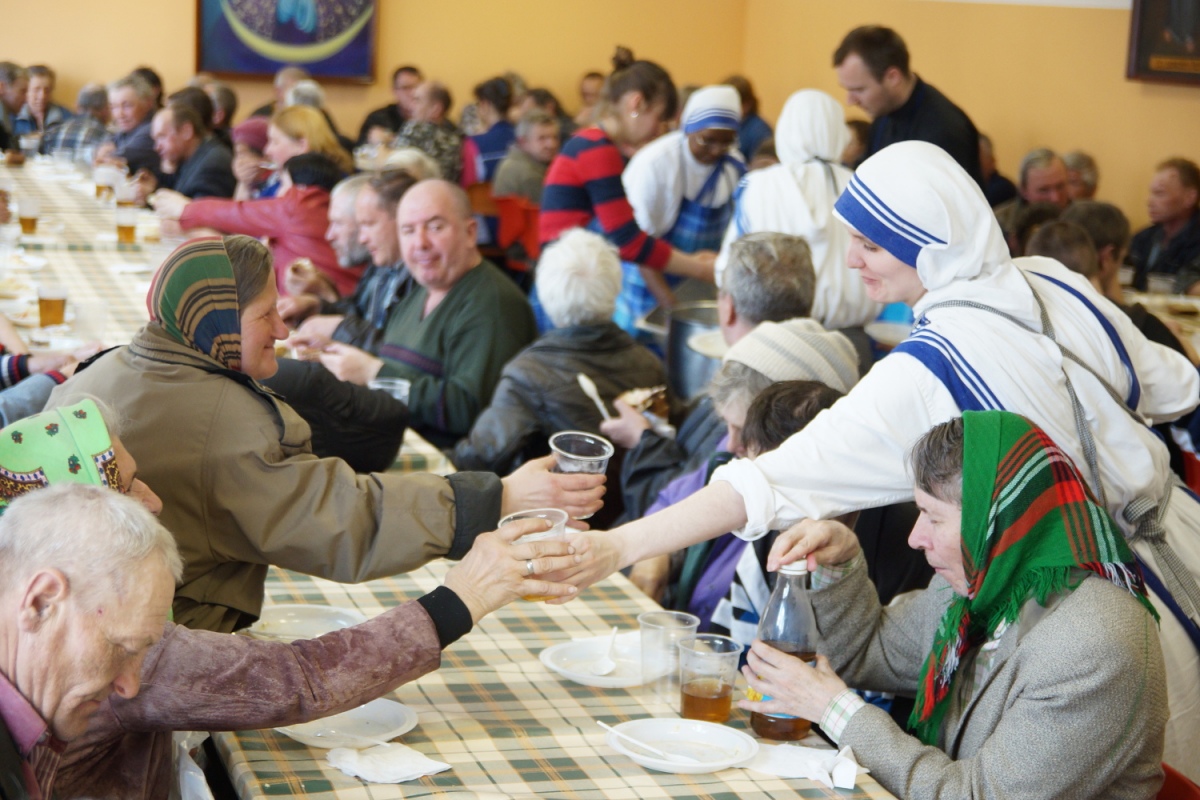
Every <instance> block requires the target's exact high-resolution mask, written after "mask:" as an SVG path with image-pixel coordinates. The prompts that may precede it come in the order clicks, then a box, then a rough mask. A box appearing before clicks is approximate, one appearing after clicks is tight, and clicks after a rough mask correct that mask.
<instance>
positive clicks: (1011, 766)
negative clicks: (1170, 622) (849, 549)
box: [813, 567, 1167, 800]
mask: <svg viewBox="0 0 1200 800" xmlns="http://www.w3.org/2000/svg"><path fill="white" fill-rule="evenodd" d="M951 597H952V593H951V590H950V587H949V585H948V584H947V583H946V581H945V580H944V579H942V578H941V577H935V578H934V580H933V582H932V583H931V584H930V586H929V588H928V589H926V590H925V591H923V592H921V593H920V594H919V595H917V596H916V597H915V598H913V599H912V600H910V601H908V602H907V603H904V604H902V605H900V606H898V607H889V608H885V609H881V608H880V606H879V601H878V599H877V598H876V595H875V592H874V590H873V589H872V588H871V585H870V583H869V582H868V580H867V575H866V570H865V569H863V568H861V567H860V568H857V569H854V570H853V571H852V572H851V573H850V574H848V575H847V576H846V577H845V578H843V579H842V580H841V581H839V582H838V583H836V584H834V585H833V586H830V587H828V588H825V589H822V590H820V591H817V592H814V593H813V598H814V599H813V605H814V608H815V610H816V614H817V620H818V622H817V624H818V627H819V628H820V630H821V635H822V637H824V640H825V647H824V648H823V652H825V653H827V654H828V655H829V659H830V661H831V662H832V665H833V668H834V670H835V671H836V672H837V673H838V675H839V676H841V677H842V679H843V680H845V681H846V682H847V683H848V684H850V685H851V686H854V687H856V688H861V689H874V690H879V691H891V692H897V693H901V694H908V695H912V694H915V692H916V687H917V682H918V680H919V678H920V675H921V668H922V666H923V664H924V661H925V657H926V656H927V655H928V654H929V651H930V647H931V644H932V642H933V635H934V632H935V630H936V628H937V625H938V622H939V621H940V620H941V617H942V614H943V612H944V611H945V609H946V606H947V604H948V603H949V601H950V598H951ZM984 646H985V647H987V646H988V645H984ZM976 652H977V651H976ZM974 664H975V653H971V654H968V655H967V656H966V657H965V658H964V660H963V663H962V664H961V665H960V666H959V681H958V682H957V683H958V696H953V697H951V698H950V703H951V705H950V708H949V710H948V711H947V714H946V717H945V721H944V724H943V728H942V733H941V737H940V740H939V742H938V746H937V747H927V746H925V745H923V744H921V742H920V740H918V739H916V738H915V737H912V736H910V735H908V734H906V733H904V732H903V731H901V730H900V729H899V728H898V727H897V726H896V724H895V723H894V722H892V720H891V719H890V718H889V717H888V715H887V714H886V713H884V712H883V711H881V710H880V709H878V708H876V707H874V706H867V707H865V708H863V709H860V710H859V711H858V712H857V713H855V715H854V716H853V717H852V718H851V719H850V722H849V724H848V725H847V726H846V729H845V731H844V732H843V734H842V737H841V742H840V744H841V746H843V747H845V746H850V747H853V748H854V753H855V755H856V756H857V757H858V760H859V761H860V762H861V763H862V764H863V765H864V766H866V767H868V768H869V769H870V770H871V774H872V776H874V778H875V779H876V780H878V781H879V782H880V783H881V784H883V786H885V787H886V788H887V789H888V790H889V791H891V792H893V793H894V794H896V795H898V796H899V797H901V798H907V797H911V798H921V800H930V799H931V798H955V800H958V799H959V798H975V797H978V798H984V797H989V798H991V797H997V798H999V797H1005V798H1008V797H1011V798H1018V797H1021V798H1026V797H1028V798H1033V797H1036V798H1040V799H1043V800H1045V799H1048V798H1090V797H1106V798H1152V797H1154V795H1155V793H1156V792H1157V791H1158V787H1159V785H1160V784H1161V782H1162V773H1161V770H1160V763H1161V761H1162V750H1163V729H1164V726H1165V724H1166V720H1167V696H1166V678H1165V674H1164V671H1163V660H1162V651H1161V648H1160V647H1159V643H1158V633H1157V628H1156V626H1155V623H1154V620H1153V619H1152V618H1151V617H1150V615H1149V614H1148V613H1146V611H1145V609H1144V608H1142V606H1141V605H1140V604H1139V603H1138V602H1137V601H1136V600H1134V599H1133V597H1131V596H1130V595H1129V594H1128V593H1126V592H1124V591H1122V590H1121V589H1119V588H1118V587H1116V586H1115V585H1113V584H1112V583H1110V582H1108V581H1106V580H1104V579H1102V578H1099V577H1098V576H1096V575H1094V574H1091V573H1088V575H1087V577H1086V578H1085V579H1084V580H1083V582H1082V583H1081V584H1080V585H1079V587H1078V588H1077V589H1076V590H1075V591H1074V592H1071V593H1070V594H1066V595H1060V596H1059V597H1058V599H1057V602H1051V603H1050V605H1049V608H1048V609H1047V608H1042V607H1041V606H1038V605H1037V603H1036V602H1034V601H1029V602H1027V603H1026V604H1025V606H1024V608H1023V609H1022V612H1021V617H1020V619H1019V620H1018V622H1016V623H1014V624H1013V625H1011V626H1009V628H1008V630H1007V631H1006V632H1005V633H1003V634H1002V635H1001V637H1000V639H999V642H998V646H997V649H996V659H995V662H994V663H993V665H992V668H991V671H990V672H989V673H988V675H987V676H986V677H985V678H984V680H983V682H982V685H981V686H976V687H973V690H969V691H963V688H965V685H966V684H969V683H971V681H969V680H962V679H963V678H967V677H969V676H970V675H971V674H972V670H973V668H974ZM952 691H954V690H952ZM964 695H965V696H964Z"/></svg>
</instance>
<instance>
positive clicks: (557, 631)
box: [215, 562, 892, 800]
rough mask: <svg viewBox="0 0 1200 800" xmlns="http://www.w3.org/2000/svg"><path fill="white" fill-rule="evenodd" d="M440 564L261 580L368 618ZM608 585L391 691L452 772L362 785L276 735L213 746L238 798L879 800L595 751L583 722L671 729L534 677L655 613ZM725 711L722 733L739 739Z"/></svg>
mask: <svg viewBox="0 0 1200 800" xmlns="http://www.w3.org/2000/svg"><path fill="white" fill-rule="evenodd" d="M447 568H448V563H447V562H435V563H434V564H431V565H429V566H427V567H424V568H422V569H420V570H417V571H416V572H413V573H410V574H408V575H403V576H397V577H394V578H389V579H385V580H379V581H372V582H370V583H366V584H361V585H354V586H348V585H342V584H337V583H332V582H330V581H326V580H322V579H319V578H310V577H308V576H305V575H300V574H297V573H292V572H287V571H284V570H277V569H272V571H271V575H270V577H269V579H268V581H267V595H268V604H270V603H322V604H327V605H333V606H342V607H352V608H357V609H358V610H359V611H361V612H362V613H364V614H366V615H367V616H374V615H376V614H379V613H381V612H382V611H384V610H385V609H387V608H391V607H393V606H394V605H396V604H398V603H402V602H404V601H406V600H410V599H413V598H415V597H418V596H420V595H421V594H423V593H425V592H427V591H429V590H431V589H433V588H434V587H436V586H438V585H439V584H440V583H441V577H442V576H443V575H444V574H445V572H446V569H447ZM656 607H657V606H655V605H654V604H653V603H651V602H650V601H649V600H648V599H647V598H646V597H645V596H644V595H642V594H641V592H639V591H638V590H637V589H636V588H635V587H634V586H633V585H632V584H631V583H630V582H629V581H628V580H626V579H625V578H623V577H622V576H620V575H616V576H614V577H613V578H610V579H608V580H605V581H603V582H601V583H599V584H597V585H596V586H594V587H592V588H590V589H588V590H587V591H585V592H584V593H583V594H582V595H581V596H580V597H579V598H578V599H576V600H575V601H573V602H571V603H568V604H566V605H564V606H549V605H545V604H542V603H515V604H512V605H510V606H508V607H506V608H504V609H501V610H500V611H499V612H497V613H495V614H493V615H491V616H490V617H488V618H487V619H485V620H484V621H483V622H482V624H480V625H479V626H477V627H476V628H475V630H473V631H472V632H471V633H470V634H468V635H467V636H466V637H464V638H463V639H461V640H460V641H458V642H456V643H455V644H454V645H452V646H451V647H450V648H448V649H447V650H446V652H445V653H444V655H443V660H442V667H441V668H440V669H439V670H437V671H435V672H433V673H430V674H429V675H426V676H424V677H422V678H421V679H419V680H417V681H415V682H413V683H410V684H407V685H405V686H401V687H400V688H399V689H398V690H397V691H396V692H395V693H394V695H392V697H393V699H395V700H398V701H399V702H401V703H404V704H405V705H407V706H409V707H410V708H412V709H414V710H415V711H416V712H417V713H418V714H419V715H420V723H419V724H418V726H417V727H416V729H414V730H413V731H411V732H410V733H407V734H405V735H404V736H403V737H401V739H400V741H403V742H404V743H405V744H407V745H409V746H411V747H413V748H415V749H417V750H419V751H421V752H422V753H425V754H426V755H428V756H429V757H430V758H434V759H437V760H439V761H444V762H446V763H448V764H450V765H451V769H450V770H447V771H445V772H442V773H439V774H437V775H433V776H428V777H425V778H422V779H420V780H417V781H410V782H408V783H403V784H386V785H385V784H365V783H363V782H362V781H360V780H358V779H357V778H351V777H349V776H347V775H344V774H342V773H341V772H340V771H338V770H336V769H333V768H332V767H329V766H328V765H327V764H325V751H323V750H314V749H310V748H309V747H307V746H305V745H302V744H300V743H299V742H295V741H293V740H291V739H289V738H287V737H286V736H284V735H283V734H281V733H277V732H275V731H253V732H244V733H219V734H215V738H216V743H217V747H218V750H219V752H220V753H221V756H222V758H223V759H224V761H225V765H226V767H227V768H228V769H229V774H230V776H231V778H232V779H233V782H234V785H235V787H236V788H237V791H238V793H239V795H240V796H241V797H243V798H266V797H293V796H294V797H301V796H303V797H313V798H326V799H332V798H337V799H338V800H343V799H346V800H348V799H349V798H355V799H356V800H357V799H359V798H362V799H363V800H366V799H367V798H371V799H372V800H374V799H376V798H400V797H404V798H420V797H427V798H467V797H471V798H502V797H506V798H534V797H536V798H572V799H578V800H593V799H594V798H618V799H624V798H628V800H651V799H652V798H685V797H686V798H710V799H711V800H735V799H736V798H742V800H765V799H766V798H789V797H800V798H829V797H841V798H890V797H891V796H892V795H890V794H889V793H888V792H887V791H886V790H885V789H883V788H882V787H881V786H879V784H878V783H876V782H875V781H873V780H872V779H871V778H870V776H862V777H860V779H859V786H858V787H857V789H855V790H854V791H835V790H831V789H826V788H824V787H823V786H820V785H819V784H816V783H813V782H811V781H806V780H782V779H779V778H773V777H771V776H767V775H760V774H758V773H753V772H750V771H749V770H744V769H727V770H723V771H721V772H717V773H712V774H709V775H670V774H665V773H659V772H652V771H650V770H646V769H644V768H642V767H640V766H638V765H637V764H635V763H634V762H633V761H631V760H630V759H628V758H627V757H625V756H624V755H622V754H620V753H617V752H616V751H614V750H612V749H611V748H609V747H608V746H607V745H606V744H605V743H604V732H603V731H602V730H600V728H599V727H598V726H597V725H596V723H595V720H597V719H599V720H603V721H604V722H607V723H609V724H616V723H618V722H623V721H625V720H629V719H636V718H641V717H646V716H655V717H669V716H674V714H673V713H672V712H671V710H670V709H669V708H668V707H667V706H666V705H665V704H663V703H661V702H659V701H658V700H657V699H656V698H655V697H654V696H653V694H652V693H651V692H650V691H649V690H648V689H643V688H642V687H635V688H632V689H594V688H590V687H587V686H580V685H578V684H575V683H572V682H570V681H568V680H566V679H565V678H561V677H559V676H558V675H556V674H554V673H553V672H551V671H549V670H548V669H546V668H545V667H544V666H542V664H541V662H539V661H538V653H539V652H540V651H541V650H543V649H544V648H546V647H549V646H550V645H553V644H557V643H559V642H564V641H568V640H570V639H573V638H587V637H591V636H602V635H604V634H606V633H608V632H609V631H610V630H611V629H612V626H614V625H618V626H620V627H621V629H622V630H631V629H636V628H637V615H638V614H639V613H641V612H642V611H647V610H651V609H653V608H656ZM748 723H749V719H748V715H747V714H746V713H745V712H743V711H740V710H738V709H736V708H735V709H734V719H733V720H732V722H731V723H730V724H731V725H733V726H735V727H739V728H743V729H745V728H748Z"/></svg>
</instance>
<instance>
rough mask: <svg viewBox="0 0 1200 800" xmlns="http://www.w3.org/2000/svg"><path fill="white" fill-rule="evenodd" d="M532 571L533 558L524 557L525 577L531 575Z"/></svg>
mask: <svg viewBox="0 0 1200 800" xmlns="http://www.w3.org/2000/svg"><path fill="white" fill-rule="evenodd" d="M534 571H535V570H534V567H533V559H532V558H527V559H525V577H526V578H528V577H530V576H531V575H533V573H534Z"/></svg>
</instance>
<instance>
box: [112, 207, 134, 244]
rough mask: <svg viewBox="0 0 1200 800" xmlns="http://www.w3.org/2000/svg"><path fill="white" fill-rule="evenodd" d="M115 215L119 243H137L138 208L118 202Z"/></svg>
mask: <svg viewBox="0 0 1200 800" xmlns="http://www.w3.org/2000/svg"><path fill="white" fill-rule="evenodd" d="M114 216H115V217H116V222H117V244H135V243H136V242H137V221H138V210H137V209H136V208H133V207H132V206H122V205H120V204H118V205H117V209H116V212H115V215H114Z"/></svg>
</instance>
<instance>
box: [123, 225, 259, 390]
mask: <svg viewBox="0 0 1200 800" xmlns="http://www.w3.org/2000/svg"><path fill="white" fill-rule="evenodd" d="M146 306H147V308H148V310H149V311H150V319H151V321H153V322H157V323H159V324H160V325H162V326H163V328H164V329H165V330H166V332H167V333H168V334H169V335H170V336H171V338H172V339H174V340H175V341H177V342H179V343H180V344H185V345H187V346H188V347H191V348H193V349H195V350H199V351H200V352H201V353H203V354H204V355H206V356H208V357H209V358H212V359H213V360H214V361H217V362H218V363H220V364H221V366H223V367H225V368H226V369H230V370H233V371H234V372H240V371H241V367H242V326H241V319H240V311H241V309H240V308H239V307H238V299H237V283H236V281H235V280H234V276H233V265H232V264H231V263H229V255H228V254H227V253H226V252H225V245H224V243H223V242H222V241H221V238H220V237H219V236H207V237H204V238H200V239H192V240H191V241H188V242H184V243H183V244H181V245H180V246H179V247H178V248H176V250H175V252H174V253H172V254H171V255H170V256H169V257H168V258H167V260H166V261H164V262H163V265H162V266H161V267H159V269H158V273H157V274H156V275H155V276H154V283H153V284H152V285H151V286H150V294H149V296H147V298H146Z"/></svg>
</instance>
